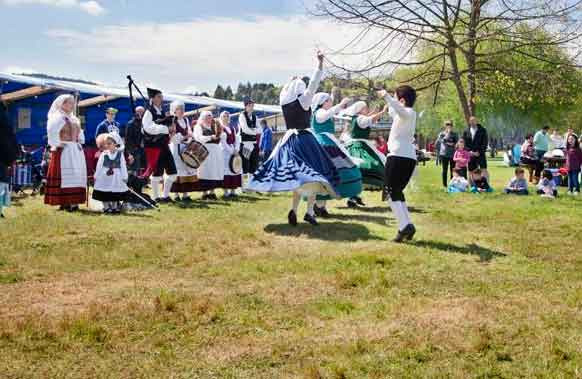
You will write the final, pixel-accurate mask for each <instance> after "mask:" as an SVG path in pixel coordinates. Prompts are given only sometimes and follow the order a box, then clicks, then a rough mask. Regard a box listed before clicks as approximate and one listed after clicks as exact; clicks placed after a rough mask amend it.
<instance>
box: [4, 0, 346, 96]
mask: <svg viewBox="0 0 582 379" xmlns="http://www.w3.org/2000/svg"><path fill="white" fill-rule="evenodd" d="M314 2H315V0H246V1H241V0H214V1H213V0H208V1H199V0H163V1H162V0H157V1H155V0H139V1H138V0H0V32H1V35H2V36H3V38H2V45H1V48H0V51H1V53H0V71H3V72H11V73H18V72H42V73H47V74H51V75H57V76H66V77H73V78H80V79H85V80H93V81H97V82H100V83H104V84H109V85H120V86H122V85H125V84H126V80H125V77H126V75H127V74H131V75H132V76H133V77H134V79H135V80H136V82H137V83H138V84H141V85H143V86H145V85H152V86H158V87H160V88H162V89H164V90H166V91H175V92H195V91H208V92H210V93H212V92H213V91H214V88H215V87H216V84H217V83H221V84H226V85H233V86H234V85H236V84H237V83H239V82H247V81H250V82H273V83H279V84H280V83H283V82H285V81H286V80H287V79H288V78H289V77H291V76H294V75H310V74H311V72H312V71H313V69H314V67H315V65H316V60H315V52H316V50H317V49H318V48H320V49H322V50H324V51H333V50H334V49H337V48H339V47H341V46H342V45H343V44H344V43H346V42H347V41H349V40H350V39H351V37H353V35H354V34H353V33H354V31H353V30H350V29H349V28H346V27H345V26H342V25H338V24H333V23H330V22H329V21H327V20H323V19H321V18H316V17H313V16H308V12H307V9H308V8H309V7H312V6H313V4H314Z"/></svg>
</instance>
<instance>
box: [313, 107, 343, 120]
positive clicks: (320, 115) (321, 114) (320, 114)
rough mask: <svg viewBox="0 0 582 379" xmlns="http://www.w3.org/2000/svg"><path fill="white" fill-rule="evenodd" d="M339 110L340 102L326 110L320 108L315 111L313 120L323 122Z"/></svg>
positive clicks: (340, 108)
mask: <svg viewBox="0 0 582 379" xmlns="http://www.w3.org/2000/svg"><path fill="white" fill-rule="evenodd" d="M341 110H342V107H341V104H338V105H336V106H334V107H331V108H329V109H328V110H325V109H323V108H320V109H319V110H318V111H317V112H315V121H317V122H319V123H320V124H323V123H324V122H326V121H327V120H329V119H330V118H332V117H333V116H335V115H336V114H338V113H339V112H340V111H341Z"/></svg>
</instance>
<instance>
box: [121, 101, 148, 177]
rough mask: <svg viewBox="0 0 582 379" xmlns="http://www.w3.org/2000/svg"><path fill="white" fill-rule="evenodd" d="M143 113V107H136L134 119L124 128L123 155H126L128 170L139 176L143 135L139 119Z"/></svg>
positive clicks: (142, 151) (141, 163)
mask: <svg viewBox="0 0 582 379" xmlns="http://www.w3.org/2000/svg"><path fill="white" fill-rule="evenodd" d="M144 112H145V108H144V107H136V108H135V114H134V117H133V118H132V119H131V120H129V122H128V123H127V125H126V126H125V153H126V154H127V162H128V163H129V166H128V170H129V171H133V172H134V173H135V174H136V175H139V172H138V171H139V170H140V169H141V168H142V167H143V163H144V162H143V158H144V150H143V133H142V130H141V128H142V122H141V119H142V117H143V114H144Z"/></svg>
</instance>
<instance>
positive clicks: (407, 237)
mask: <svg viewBox="0 0 582 379" xmlns="http://www.w3.org/2000/svg"><path fill="white" fill-rule="evenodd" d="M415 234H416V228H415V227H414V225H412V224H408V225H406V227H404V229H402V230H399V231H398V234H396V238H394V242H396V243H402V242H404V241H411V240H412V238H413V237H414V235H415Z"/></svg>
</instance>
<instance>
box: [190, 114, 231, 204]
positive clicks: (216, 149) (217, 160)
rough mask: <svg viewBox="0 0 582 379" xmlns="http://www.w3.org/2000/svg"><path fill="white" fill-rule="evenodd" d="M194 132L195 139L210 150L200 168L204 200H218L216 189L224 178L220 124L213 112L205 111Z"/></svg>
mask: <svg viewBox="0 0 582 379" xmlns="http://www.w3.org/2000/svg"><path fill="white" fill-rule="evenodd" d="M193 134H194V140H195V141H198V142H200V143H202V144H204V147H206V149H207V150H208V157H207V158H206V159H205V160H204V161H203V162H202V164H201V165H200V167H199V168H198V179H199V188H200V189H201V190H202V191H204V195H203V196H202V200H218V198H217V197H216V194H215V193H214V190H215V189H216V188H221V187H222V185H223V184H222V182H223V180H224V157H223V152H222V148H221V146H220V139H221V134H222V133H221V127H220V124H219V123H215V122H214V119H213V118H212V113H211V112H209V111H204V112H202V113H201V114H200V118H199V119H198V122H197V123H196V126H194V130H193Z"/></svg>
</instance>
